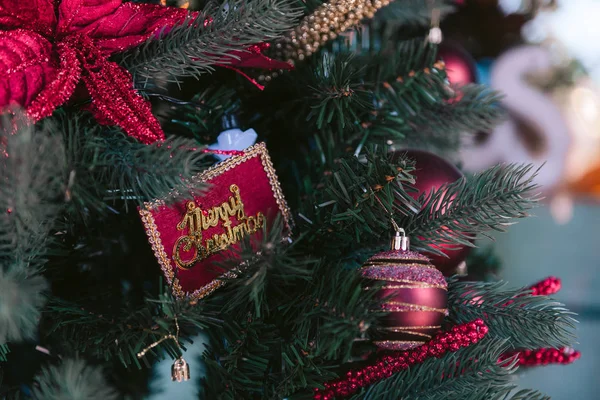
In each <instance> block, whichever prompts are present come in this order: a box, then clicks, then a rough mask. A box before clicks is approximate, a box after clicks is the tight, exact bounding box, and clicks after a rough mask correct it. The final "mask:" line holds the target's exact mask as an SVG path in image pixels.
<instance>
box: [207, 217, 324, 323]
mask: <svg viewBox="0 0 600 400" xmlns="http://www.w3.org/2000/svg"><path fill="white" fill-rule="evenodd" d="M283 229H284V228H283V221H282V220H281V219H277V220H274V221H273V222H272V224H271V225H270V226H265V227H264V229H263V235H262V241H260V242H258V243H257V241H254V242H250V241H249V240H246V241H245V242H242V246H241V249H240V250H239V251H238V252H236V254H235V256H232V257H231V258H230V259H229V260H228V261H226V262H224V263H220V267H222V268H223V269H225V270H230V271H234V272H235V274H236V276H235V277H234V278H231V279H227V278H223V279H222V280H223V281H225V282H226V287H225V288H224V289H222V290H220V291H219V292H218V293H215V294H213V295H212V296H211V298H209V299H207V300H206V301H207V302H208V303H210V304H213V303H214V304H218V305H219V307H222V308H221V309H222V312H223V313H224V314H226V315H228V316H229V317H230V318H233V319H237V318H245V317H246V316H247V315H252V316H253V318H257V319H260V318H268V317H272V316H273V315H272V313H273V308H277V306H276V305H275V304H277V303H278V304H281V303H285V302H286V301H294V300H296V299H294V298H293V297H290V296H293V294H292V293H293V288H295V287H298V286H300V287H301V286H303V285H306V284H307V282H308V281H309V279H310V273H311V270H312V269H313V268H314V265H315V264H316V263H317V262H318V260H314V259H311V258H310V257H306V255H304V254H302V253H300V252H298V251H297V249H296V247H297V244H298V243H299V242H301V241H302V238H301V237H299V238H296V239H295V240H294V243H293V244H290V241H289V240H288V239H287V238H284V237H283ZM286 234H287V233H286ZM240 265H243V267H240Z"/></svg>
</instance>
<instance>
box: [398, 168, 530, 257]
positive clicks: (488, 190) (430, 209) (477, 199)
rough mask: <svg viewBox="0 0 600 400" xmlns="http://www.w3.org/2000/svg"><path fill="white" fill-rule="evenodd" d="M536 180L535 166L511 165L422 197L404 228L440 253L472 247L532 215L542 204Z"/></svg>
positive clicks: (422, 246)
mask: <svg viewBox="0 0 600 400" xmlns="http://www.w3.org/2000/svg"><path fill="white" fill-rule="evenodd" d="M535 175H536V171H534V170H533V167H532V166H531V165H516V164H509V165H497V166H494V167H491V168H489V169H488V170H486V171H484V172H481V173H478V174H476V175H474V176H473V177H471V178H469V179H467V178H461V179H459V180H458V181H456V182H453V183H449V184H446V185H443V186H441V187H439V188H438V189H436V190H432V191H431V192H430V193H429V194H428V195H422V196H421V198H420V199H419V202H420V203H421V204H424V207H423V209H422V210H421V212H420V213H419V214H417V215H412V216H408V218H406V219H405V220H404V221H402V222H403V225H404V226H405V227H406V228H407V229H408V231H409V232H410V233H411V235H412V236H413V237H415V238H416V239H415V241H414V242H415V245H416V248H419V249H425V250H427V251H431V252H438V253H439V247H438V246H439V245H441V244H446V245H450V246H452V245H464V246H472V243H471V240H473V239H475V238H477V237H478V236H481V235H485V234H486V232H487V231H490V230H495V231H504V229H505V227H507V226H509V225H512V224H514V223H515V221H514V220H515V219H519V218H524V217H527V216H528V214H527V211H529V210H530V209H531V208H533V207H535V206H536V205H537V201H538V195H537V194H536V193H535V192H534V191H535V190H536V188H537V186H536V185H535V184H534V183H533V178H534V177H535Z"/></svg>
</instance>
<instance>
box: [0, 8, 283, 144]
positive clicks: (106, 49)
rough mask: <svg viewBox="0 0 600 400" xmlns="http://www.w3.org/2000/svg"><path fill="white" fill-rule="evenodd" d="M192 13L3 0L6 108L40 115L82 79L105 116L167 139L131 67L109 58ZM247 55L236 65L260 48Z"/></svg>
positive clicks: (0, 30) (0, 65) (0, 50)
mask: <svg viewBox="0 0 600 400" xmlns="http://www.w3.org/2000/svg"><path fill="white" fill-rule="evenodd" d="M187 16H188V12H187V11H186V10H184V9H179V8H171V7H162V6H158V5H150V4H132V3H122V0H27V1H18V0H0V110H2V109H3V108H5V107H6V106H8V105H10V104H13V103H16V104H19V105H21V106H23V107H25V109H26V110H27V113H28V115H29V116H30V117H31V118H33V119H34V120H36V121H37V120H39V119H41V118H44V117H47V116H49V115H51V114H52V112H53V111H54V110H55V109H56V107H58V106H60V105H62V104H64V103H65V102H66V101H67V100H68V99H69V98H70V97H71V96H72V94H73V92H74V91H75V88H76V86H77V85H78V83H79V82H80V81H82V82H83V83H84V85H85V87H86V88H87V91H88V93H89V95H90V97H91V99H92V103H91V108H92V110H93V111H94V112H95V114H96V117H97V118H98V120H99V121H100V122H101V123H106V124H114V125H118V126H120V127H121V128H122V129H123V130H124V131H125V132H126V133H127V134H128V135H130V136H133V137H136V138H137V139H139V140H140V141H142V142H144V143H152V142H154V141H156V140H161V139H164V133H163V131H162V129H161V127H160V125H159V123H158V121H157V120H156V118H155V117H154V115H152V112H151V109H150V105H149V103H148V102H147V101H145V100H144V99H143V98H142V97H141V96H139V95H138V94H137V93H136V92H135V91H134V89H133V82H132V78H131V75H130V74H129V72H127V71H126V70H125V69H123V68H122V67H120V66H119V65H118V64H116V63H114V62H112V61H109V60H108V57H109V56H110V55H111V54H114V53H117V52H121V51H124V50H127V49H130V48H132V47H135V46H138V45H140V44H142V43H143V42H144V41H145V40H147V39H148V38H150V37H151V36H152V35H153V34H155V33H156V32H157V31H159V30H160V29H162V28H164V27H169V26H173V25H175V24H177V23H181V22H183V21H184V20H185V18H186V17H187ZM251 50H252V49H251ZM248 56H249V57H248V59H247V60H246V61H248V62H249V65H246V64H247V63H245V62H244V61H242V60H240V61H238V62H236V63H235V64H236V65H237V66H241V67H243V66H254V65H253V64H254V63H255V62H254V61H255V60H256V56H257V54H256V52H252V51H250V52H249V53H248ZM261 56H262V54H261ZM263 57H264V56H263ZM259 58H260V57H259ZM265 59H266V57H265ZM269 61H274V60H269ZM273 67H279V66H278V65H273Z"/></svg>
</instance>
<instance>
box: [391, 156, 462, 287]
mask: <svg viewBox="0 0 600 400" xmlns="http://www.w3.org/2000/svg"><path fill="white" fill-rule="evenodd" d="M396 153H397V154H398V155H401V154H406V155H407V156H408V158H410V159H412V160H415V162H416V165H415V171H414V172H413V175H414V177H415V180H416V182H415V185H414V187H415V188H417V189H418V190H419V191H418V192H416V193H410V195H411V196H412V197H413V198H414V199H417V198H419V196H421V194H429V192H431V190H433V189H438V188H439V187H441V186H442V185H444V184H446V183H452V182H454V181H456V180H458V179H459V178H461V177H462V176H463V175H462V173H461V172H460V171H459V170H458V168H456V167H455V166H454V165H452V164H451V163H449V162H448V161H446V160H444V159H443V158H441V157H440V156H437V155H435V154H433V153H430V152H428V151H423V150H400V151H397V152H396ZM437 248H439V249H440V250H442V252H443V253H444V254H445V255H446V256H447V257H444V256H441V255H437V254H431V253H427V254H426V255H427V256H428V257H429V258H430V259H431V262H432V264H433V265H435V266H436V267H437V268H438V269H439V270H440V271H442V273H443V274H444V275H446V276H450V275H453V274H455V273H456V268H457V267H458V266H459V264H460V263H461V262H462V261H464V259H465V258H467V255H468V254H469V252H470V251H471V247H469V246H461V247H458V246H455V245H453V246H448V245H443V244H442V245H438V246H437ZM450 248H452V249H450Z"/></svg>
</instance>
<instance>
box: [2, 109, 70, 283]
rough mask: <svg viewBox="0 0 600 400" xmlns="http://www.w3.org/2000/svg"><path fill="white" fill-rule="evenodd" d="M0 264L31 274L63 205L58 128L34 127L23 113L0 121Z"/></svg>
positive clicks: (46, 124)
mask: <svg viewBox="0 0 600 400" xmlns="http://www.w3.org/2000/svg"><path fill="white" fill-rule="evenodd" d="M0 157H1V158H0V180H1V182H2V184H1V185H0V210H1V212H0V260H1V262H2V263H3V264H6V267H8V268H10V266H11V264H13V263H14V264H21V263H22V264H25V265H27V266H28V268H29V269H30V272H34V271H35V270H36V269H38V268H41V267H42V266H43V263H44V253H45V251H46V250H47V245H48V242H49V240H50V237H49V233H50V231H51V229H52V227H53V226H54V223H55V220H56V218H57V217H58V215H59V213H60V211H61V209H62V206H63V205H64V204H65V202H66V201H68V196H69V193H68V192H66V189H67V185H66V182H67V174H66V162H65V161H66V156H65V149H64V146H63V144H62V140H61V135H60V128H59V126H57V125H56V124H54V123H52V122H50V121H44V122H43V123H41V124H39V125H38V126H37V127H36V126H33V125H31V123H30V122H29V121H28V120H27V119H26V117H24V116H23V115H21V114H19V113H17V114H16V116H15V117H12V118H9V117H8V116H6V115H5V116H4V117H2V120H1V121H0Z"/></svg>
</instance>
